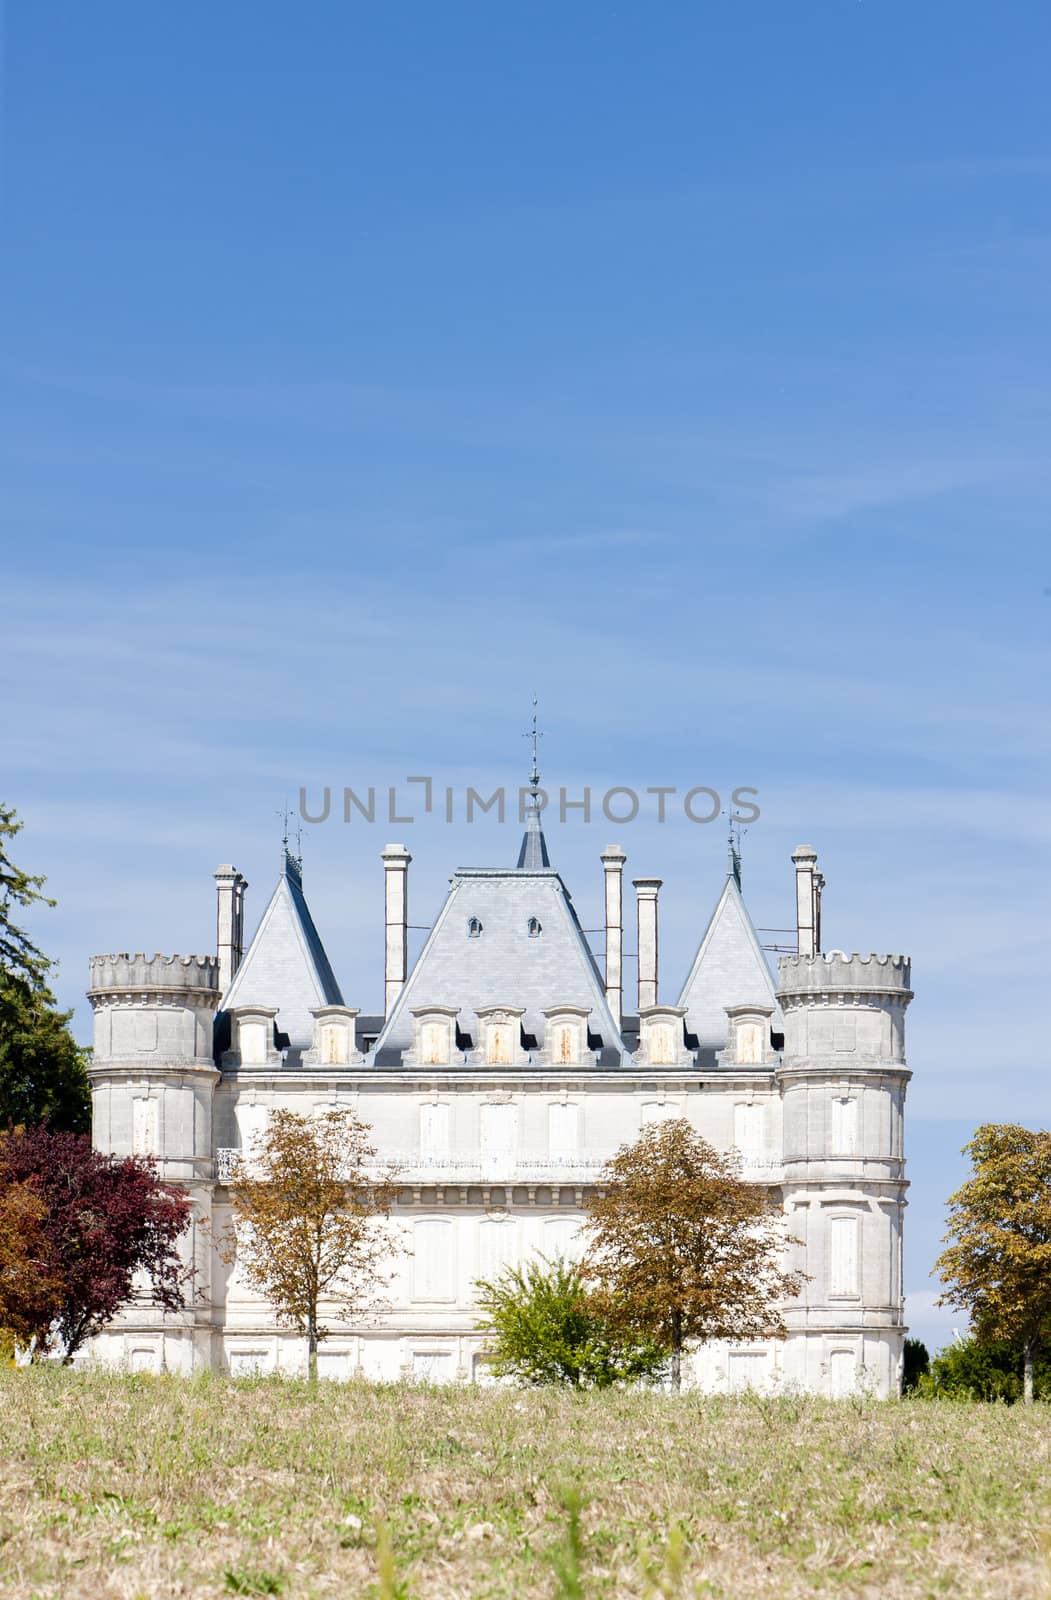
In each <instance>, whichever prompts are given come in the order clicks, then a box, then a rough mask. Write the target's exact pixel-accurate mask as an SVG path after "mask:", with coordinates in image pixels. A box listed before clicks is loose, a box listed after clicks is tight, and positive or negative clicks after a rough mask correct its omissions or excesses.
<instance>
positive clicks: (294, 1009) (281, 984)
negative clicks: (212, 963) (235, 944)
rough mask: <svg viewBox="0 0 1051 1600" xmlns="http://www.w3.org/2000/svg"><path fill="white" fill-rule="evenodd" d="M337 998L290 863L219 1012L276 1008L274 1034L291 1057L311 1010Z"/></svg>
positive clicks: (302, 1046) (302, 1044)
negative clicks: (286, 1045)
mask: <svg viewBox="0 0 1051 1600" xmlns="http://www.w3.org/2000/svg"><path fill="white" fill-rule="evenodd" d="M342 1004H343V996H342V995H341V994H340V991H339V984H338V983H337V982H336V979H335V977H334V975H333V972H332V968H331V966H330V965H329V959H328V956H327V955H326V954H325V947H324V945H323V944H322V943H321V937H320V935H319V933H318V931H317V929H316V927H315V926H314V919H313V917H312V916H311V915H310V910H309V908H308V906H307V903H306V900H305V898H304V896H303V884H302V880H301V878H300V875H299V871H298V867H297V865H296V862H295V861H294V860H292V859H291V858H288V857H286V859H285V866H284V870H283V871H282V873H281V876H280V878H279V879H278V880H277V887H276V889H275V890H274V892H273V894H272V895H271V897H270V904H269V905H268V906H267V908H266V910H265V911H264V912H263V915H262V918H261V920H260V923H259V926H258V928H257V929H256V931H255V935H254V937H253V939H252V942H251V944H250V945H249V947H248V950H247V953H246V954H245V957H244V959H243V961H242V962H241V965H240V966H239V967H238V969H237V971H236V973H235V974H234V980H233V982H232V983H231V985H230V987H229V989H228V990H227V991H226V993H225V994H224V995H223V998H222V1002H221V1009H222V1010H223V1011H228V1010H230V1009H231V1008H232V1007H233V1006H247V1005H259V1006H276V1007H277V1008H278V1016H277V1027H278V1032H280V1033H284V1034H287V1035H288V1043H289V1051H290V1056H291V1057H292V1059H296V1058H298V1056H299V1055H300V1054H301V1053H302V1051H304V1050H308V1049H309V1048H310V1046H311V1044H312V1042H313V1037H314V1019H313V1018H312V1017H311V1015H310V1008H311V1006H325V1005H331V1006H339V1005H342Z"/></svg>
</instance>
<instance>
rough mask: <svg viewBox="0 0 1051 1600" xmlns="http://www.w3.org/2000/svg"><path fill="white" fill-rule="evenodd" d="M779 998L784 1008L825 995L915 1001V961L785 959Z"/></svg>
mask: <svg viewBox="0 0 1051 1600" xmlns="http://www.w3.org/2000/svg"><path fill="white" fill-rule="evenodd" d="M777 976H778V981H777V998H778V999H779V1000H780V1001H781V1003H782V1005H784V1004H786V1003H787V1004H789V1005H791V1004H792V1003H793V1001H796V1002H798V1001H799V1000H800V999H803V1000H813V999H816V998H819V997H821V996H822V995H829V996H838V995H844V996H846V995H852V996H858V997H860V996H863V995H869V994H871V995H896V996H899V997H900V998H901V999H902V1000H903V1001H904V1002H905V1003H906V1004H908V1002H909V1001H910V1000H911V999H912V990H911V988H910V984H911V982H912V961H911V960H910V958H909V957H908V956H878V955H869V956H862V955H858V954H857V953H856V952H855V953H854V954H853V955H849V956H848V955H845V954H844V953H843V952H842V951H840V950H831V951H829V952H828V954H827V955H820V956H782V957H781V959H780V961H779V962H778V964H777Z"/></svg>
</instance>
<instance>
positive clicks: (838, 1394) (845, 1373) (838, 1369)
mask: <svg viewBox="0 0 1051 1600" xmlns="http://www.w3.org/2000/svg"><path fill="white" fill-rule="evenodd" d="M857 1369H858V1364H857V1358H856V1357H855V1355H854V1352H853V1350H833V1352H832V1354H831V1355H830V1356H829V1358H828V1387H829V1392H830V1394H831V1395H832V1398H833V1399H834V1400H845V1399H846V1398H847V1396H848V1395H851V1394H853V1393H854V1390H855V1388H856V1387H857Z"/></svg>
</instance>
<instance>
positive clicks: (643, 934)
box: [632, 878, 663, 1011]
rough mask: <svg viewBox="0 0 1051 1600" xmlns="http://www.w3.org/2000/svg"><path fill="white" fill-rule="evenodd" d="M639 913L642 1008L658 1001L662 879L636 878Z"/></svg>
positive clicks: (640, 999) (640, 1002) (640, 1005)
mask: <svg viewBox="0 0 1051 1600" xmlns="http://www.w3.org/2000/svg"><path fill="white" fill-rule="evenodd" d="M632 882H633V884H634V887H635V898H636V904H637V906H638V915H639V1010H640V1011H644V1010H645V1009H646V1007H647V1006H655V1005H656V1004H657V895H658V892H659V890H660V886H661V883H662V882H663V879H661V878H634V879H633V880H632Z"/></svg>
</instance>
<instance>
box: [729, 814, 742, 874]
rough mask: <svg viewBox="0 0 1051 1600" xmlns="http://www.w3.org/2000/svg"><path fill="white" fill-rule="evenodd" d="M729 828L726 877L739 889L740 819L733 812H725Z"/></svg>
mask: <svg viewBox="0 0 1051 1600" xmlns="http://www.w3.org/2000/svg"><path fill="white" fill-rule="evenodd" d="M727 816H728V817H729V819H730V820H729V827H728V829H727V841H726V849H727V863H726V876H727V877H728V878H732V879H733V880H734V882H735V883H736V885H737V887H738V888H740V887H741V833H742V829H741V819H740V817H737V816H735V815H734V813H733V811H732V810H730V811H729V812H727Z"/></svg>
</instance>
